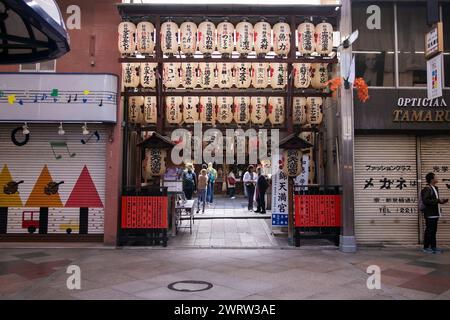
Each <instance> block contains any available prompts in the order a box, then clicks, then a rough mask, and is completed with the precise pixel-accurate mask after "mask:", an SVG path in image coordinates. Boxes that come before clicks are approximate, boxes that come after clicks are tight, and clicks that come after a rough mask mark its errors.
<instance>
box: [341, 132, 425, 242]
mask: <svg viewBox="0 0 450 320" xmlns="http://www.w3.org/2000/svg"><path fill="white" fill-rule="evenodd" d="M380 168H381V169H380ZM399 168H400V169H399ZM379 169H380V170H379ZM370 178H372V179H373V184H374V186H373V187H368V188H366V189H364V187H365V186H366V180H368V181H370ZM384 178H386V179H387V180H392V181H393V182H394V183H393V184H392V186H391V189H380V188H381V187H382V186H383V183H382V182H381V181H384ZM401 178H403V179H404V180H406V184H407V185H406V186H405V187H403V185H402V187H403V189H402V190H400V187H398V188H397V185H401V183H399V182H398V181H397V180H401ZM344 187H345V186H344ZM380 208H381V209H382V208H386V209H387V210H389V211H390V212H383V211H380ZM401 208H408V209H409V210H408V211H410V212H408V211H406V210H403V212H402V209H401ZM418 229H419V223H418V214H417V166H416V138H415V137H414V136H406V135H390V136H384V135H370V136H369V135H368V136H365V135H361V136H359V135H358V136H356V137H355V233H356V239H357V241H358V243H361V244H417V243H418V235H419V230H418Z"/></svg>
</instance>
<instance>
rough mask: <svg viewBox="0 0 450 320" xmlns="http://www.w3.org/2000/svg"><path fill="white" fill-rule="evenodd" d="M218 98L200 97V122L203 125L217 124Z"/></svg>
mask: <svg viewBox="0 0 450 320" xmlns="http://www.w3.org/2000/svg"><path fill="white" fill-rule="evenodd" d="M216 102H217V99H216V97H200V121H201V122H202V123H207V124H212V125H214V124H215V123H216Z"/></svg>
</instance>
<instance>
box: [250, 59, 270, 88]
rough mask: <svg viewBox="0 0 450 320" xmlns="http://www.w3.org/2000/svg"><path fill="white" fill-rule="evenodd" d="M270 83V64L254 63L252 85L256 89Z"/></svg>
mask: <svg viewBox="0 0 450 320" xmlns="http://www.w3.org/2000/svg"><path fill="white" fill-rule="evenodd" d="M268 84H269V64H268V63H264V62H263V63H252V86H253V87H254V88H256V89H264V88H267V86H268Z"/></svg>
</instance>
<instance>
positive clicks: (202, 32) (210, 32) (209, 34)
mask: <svg viewBox="0 0 450 320" xmlns="http://www.w3.org/2000/svg"><path fill="white" fill-rule="evenodd" d="M215 34H216V27H215V26H214V23H212V22H211V21H208V20H206V21H203V22H202V23H200V24H199V25H198V30H197V41H198V49H199V50H200V52H201V53H203V54H206V55H211V53H213V52H214V50H216V36H215Z"/></svg>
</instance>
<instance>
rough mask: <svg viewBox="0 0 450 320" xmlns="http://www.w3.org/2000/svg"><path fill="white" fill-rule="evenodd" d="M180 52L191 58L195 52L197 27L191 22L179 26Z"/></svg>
mask: <svg viewBox="0 0 450 320" xmlns="http://www.w3.org/2000/svg"><path fill="white" fill-rule="evenodd" d="M180 50H181V52H183V53H184V54H185V55H186V56H192V55H193V54H194V53H195V51H197V25H196V24H195V23H193V22H191V21H185V22H183V23H182V24H181V25H180Z"/></svg>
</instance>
